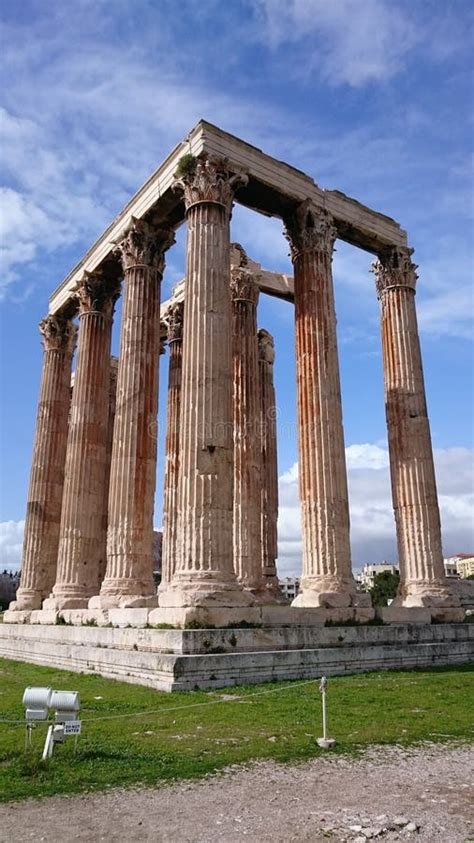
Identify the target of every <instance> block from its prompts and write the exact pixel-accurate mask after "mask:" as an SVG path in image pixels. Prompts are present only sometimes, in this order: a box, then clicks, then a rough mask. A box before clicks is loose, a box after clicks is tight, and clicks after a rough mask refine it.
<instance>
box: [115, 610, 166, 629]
mask: <svg viewBox="0 0 474 843" xmlns="http://www.w3.org/2000/svg"><path fill="white" fill-rule="evenodd" d="M151 611H153V610H150V609H109V611H108V617H109V622H110V623H111V624H112V626H118V627H122V628H123V627H126V626H133V627H145V626H146V625H147V623H148V619H149V615H150V612H151ZM155 611H158V610H155Z"/></svg>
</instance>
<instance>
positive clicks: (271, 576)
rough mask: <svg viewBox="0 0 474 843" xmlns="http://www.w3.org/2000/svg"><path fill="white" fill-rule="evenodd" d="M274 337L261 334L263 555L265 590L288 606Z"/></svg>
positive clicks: (261, 528)
mask: <svg viewBox="0 0 474 843" xmlns="http://www.w3.org/2000/svg"><path fill="white" fill-rule="evenodd" d="M274 361H275V347H274V344H273V337H272V335H271V334H269V333H268V331H265V330H264V329H263V328H261V329H260V330H259V332H258V383H259V399H260V460H261V469H260V470H261V482H260V553H261V565H262V577H263V587H264V589H265V592H266V594H267V595H268V596H269V598H270V599H271V600H272V601H273V602H275V601H276V602H279V603H285V602H286V600H285V598H284V597H283V595H282V593H281V591H280V588H279V586H278V577H277V570H276V560H277V557H278V460H277V436H276V418H277V408H276V402H275V388H274V386H273V363H274Z"/></svg>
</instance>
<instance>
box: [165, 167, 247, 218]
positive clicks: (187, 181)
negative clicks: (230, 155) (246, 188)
mask: <svg viewBox="0 0 474 843" xmlns="http://www.w3.org/2000/svg"><path fill="white" fill-rule="evenodd" d="M175 177H176V182H175V184H174V188H175V190H181V191H183V193H184V204H185V206H186V211H189V209H190V208H191V207H192V206H193V205H196V204H198V203H200V202H211V203H213V204H218V205H223V206H224V207H225V208H226V210H227V212H228V213H230V211H231V208H232V202H233V199H234V192H235V190H236V189H237V188H238V187H240V186H241V185H245V184H247V181H248V176H247V175H245V174H244V173H233V172H232V171H231V170H230V169H229V164H228V160H227V158H218V157H217V156H213V155H207V154H205V153H204V154H202V155H200V156H199V157H197V158H194V156H192V155H186V156H183V158H181V160H180V162H179V165H178V169H177V171H176V173H175Z"/></svg>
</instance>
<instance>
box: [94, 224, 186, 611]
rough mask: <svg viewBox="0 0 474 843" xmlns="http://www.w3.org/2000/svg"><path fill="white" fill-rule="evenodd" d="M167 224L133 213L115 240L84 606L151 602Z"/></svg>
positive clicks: (170, 239) (169, 237) (168, 241)
mask: <svg viewBox="0 0 474 843" xmlns="http://www.w3.org/2000/svg"><path fill="white" fill-rule="evenodd" d="M172 242H174V236H173V232H172V231H170V230H168V229H156V228H154V227H152V226H150V225H148V224H147V223H146V222H144V221H142V220H135V219H133V220H132V222H131V224H130V226H129V228H128V229H127V231H126V232H125V233H124V236H123V238H122V239H121V240H120V241H119V242H118V244H117V253H118V255H119V256H120V257H121V259H122V264H123V269H124V293H123V309H122V324H121V335H120V356H119V366H118V375H117V398H116V409H115V423H114V438H113V445H112V459H111V468H110V487H109V505H108V528H107V569H106V574H105V578H104V580H103V583H102V587H101V590H100V596H96V597H93V598H92V600H91V601H90V603H89V605H90V607H91V608H99V607H100V608H110V607H113V606H121V607H133V606H146V605H150V606H153V605H156V603H157V600H156V589H155V585H154V580H153V557H152V544H153V508H154V495H155V486H156V455H157V442H156V418H157V412H158V361H159V353H160V287H161V278H162V273H163V269H164V253H165V251H166V249H168V248H169V246H170V245H171V244H172Z"/></svg>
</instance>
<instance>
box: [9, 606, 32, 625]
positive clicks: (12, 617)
mask: <svg viewBox="0 0 474 843" xmlns="http://www.w3.org/2000/svg"><path fill="white" fill-rule="evenodd" d="M31 614H32V613H31V610H29V609H18V610H17V609H14V610H11V609H7V611H6V612H5V613H4V615H3V623H30V618H31Z"/></svg>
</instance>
